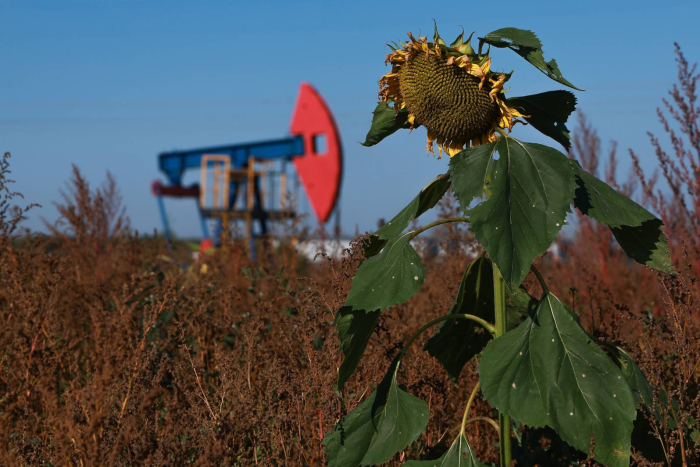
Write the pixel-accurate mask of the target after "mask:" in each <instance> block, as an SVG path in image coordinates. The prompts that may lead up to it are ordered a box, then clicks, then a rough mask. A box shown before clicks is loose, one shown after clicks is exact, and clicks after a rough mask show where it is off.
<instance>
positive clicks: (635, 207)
mask: <svg viewBox="0 0 700 467" xmlns="http://www.w3.org/2000/svg"><path fill="white" fill-rule="evenodd" d="M571 166H572V167H573V169H574V173H575V174H576V184H577V187H576V198H575V199H574V204H575V206H576V207H577V208H578V209H579V211H581V213H583V214H585V215H587V216H588V217H591V218H593V219H595V220H597V221H598V222H602V223H604V224H606V225H608V226H609V227H622V226H623V225H628V226H633V227H636V226H639V225H642V222H644V221H648V220H651V219H656V217H654V215H653V214H652V213H650V212H649V211H647V210H646V209H644V208H643V207H642V206H640V205H639V204H637V203H635V202H634V201H632V200H631V199H629V198H628V197H627V196H625V195H623V194H621V193H619V192H618V191H616V190H615V189H613V188H612V187H611V186H610V185H608V184H607V183H605V182H604V181H602V180H599V179H598V178H596V177H595V176H593V175H591V174H590V173H588V172H586V171H585V170H584V169H583V168H582V167H581V166H580V165H579V163H578V162H576V161H573V160H572V161H571Z"/></svg>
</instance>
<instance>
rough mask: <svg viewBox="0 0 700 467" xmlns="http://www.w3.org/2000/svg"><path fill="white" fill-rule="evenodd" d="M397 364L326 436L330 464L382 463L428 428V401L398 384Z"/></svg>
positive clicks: (354, 466) (332, 466) (343, 466)
mask: <svg viewBox="0 0 700 467" xmlns="http://www.w3.org/2000/svg"><path fill="white" fill-rule="evenodd" d="M398 365H399V360H398V359H395V360H394V362H393V363H392V365H391V367H390V369H389V372H388V373H387V375H386V376H385V377H384V379H383V380H382V382H381V383H380V385H379V387H378V388H377V390H376V391H374V392H373V393H372V394H370V396H369V397H368V398H367V399H365V401H364V402H362V403H361V404H360V405H358V406H357V407H356V408H355V409H354V410H353V411H352V412H350V413H349V414H348V415H347V416H345V417H344V418H343V419H341V420H340V422H338V424H337V425H336V426H335V427H334V428H333V430H332V431H331V432H330V433H328V434H327V435H326V437H325V438H324V440H323V445H324V446H325V451H326V453H327V457H326V461H327V462H328V465H329V466H330V467H357V466H358V465H361V466H366V465H375V464H382V463H384V462H387V461H389V460H390V459H391V458H392V457H394V455H396V453H398V452H400V451H402V450H403V449H404V448H405V447H406V446H408V445H409V444H411V443H412V442H413V441H415V440H416V439H417V438H418V436H420V434H421V433H423V431H425V427H426V426H427V424H428V417H429V409H428V404H426V403H425V402H424V401H422V400H421V399H419V398H417V397H415V396H412V395H411V394H409V393H408V392H406V391H405V390H404V389H402V388H401V387H399V385H398V384H397V382H396V373H397V371H398Z"/></svg>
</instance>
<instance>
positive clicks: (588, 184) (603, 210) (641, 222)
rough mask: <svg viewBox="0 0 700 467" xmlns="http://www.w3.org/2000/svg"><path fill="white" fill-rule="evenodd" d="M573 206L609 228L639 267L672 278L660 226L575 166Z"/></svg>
mask: <svg viewBox="0 0 700 467" xmlns="http://www.w3.org/2000/svg"><path fill="white" fill-rule="evenodd" d="M571 166H572V168H573V170H574V172H575V174H576V183H577V185H578V188H577V189H576V198H575V200H574V205H575V206H576V207H577V208H578V209H579V211H581V213H583V214H585V215H587V216H588V217H591V218H592V219H595V220H597V221H598V222H602V223H604V224H606V225H607V226H609V227H610V229H611V230H612V233H613V235H614V236H615V238H616V239H617V241H618V243H619V244H620V246H621V247H622V249H623V250H624V251H625V253H627V256H629V257H630V258H632V259H634V260H635V261H637V262H638V263H640V264H643V265H646V266H649V267H651V268H654V269H657V270H659V271H662V272H665V273H668V274H674V273H675V270H674V268H673V263H672V261H671V258H670V252H669V247H668V240H667V239H666V236H665V235H664V233H663V230H662V226H663V222H661V221H660V220H659V219H657V218H656V217H655V216H654V215H653V214H652V213H650V212H649V211H647V210H646V209H644V208H643V207H642V206H640V205H639V204H637V203H635V202H634V201H632V200H631V199H629V198H628V197H626V196H625V195H623V194H621V193H619V192H617V191H616V190H614V189H613V188H612V187H610V186H609V185H608V184H607V183H605V182H603V181H602V180H599V179H598V178H596V177H594V176H593V175H591V174H590V173H588V172H586V171H585V170H583V168H582V167H581V166H580V165H579V164H578V163H577V162H576V161H571Z"/></svg>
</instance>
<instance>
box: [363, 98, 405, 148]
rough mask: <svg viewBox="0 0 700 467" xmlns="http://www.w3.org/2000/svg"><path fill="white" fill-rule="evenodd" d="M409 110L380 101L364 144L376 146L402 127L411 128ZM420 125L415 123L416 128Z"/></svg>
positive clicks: (373, 113)
mask: <svg viewBox="0 0 700 467" xmlns="http://www.w3.org/2000/svg"><path fill="white" fill-rule="evenodd" d="M408 114H409V111H408V110H407V109H399V110H396V109H395V108H393V107H390V106H389V105H388V104H387V103H386V102H380V103H378V104H377V107H376V108H375V109H374V112H372V115H373V117H372V126H371V127H370V129H369V132H368V133H367V137H366V138H365V142H364V143H360V144H362V145H363V146H374V145H375V144H377V143H378V142H380V141H381V140H383V139H384V138H386V137H387V136H389V135H390V134H392V133H395V132H396V131H398V130H400V129H402V128H411V124H410V123H409V122H408ZM416 127H418V125H414V128H416Z"/></svg>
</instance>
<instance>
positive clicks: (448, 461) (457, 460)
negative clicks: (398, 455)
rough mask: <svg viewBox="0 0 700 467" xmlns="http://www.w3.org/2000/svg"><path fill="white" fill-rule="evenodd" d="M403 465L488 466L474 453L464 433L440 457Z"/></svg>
mask: <svg viewBox="0 0 700 467" xmlns="http://www.w3.org/2000/svg"><path fill="white" fill-rule="evenodd" d="M403 467H486V464H484V463H483V462H480V461H479V460H478V459H477V458H476V456H475V455H474V451H472V448H471V446H469V442H468V441H467V438H465V437H464V435H459V436H458V437H457V439H455V441H454V442H453V443H452V446H450V449H448V450H447V452H445V454H443V455H442V456H440V458H438V459H435V460H429V461H408V462H406V463H405V464H403Z"/></svg>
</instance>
